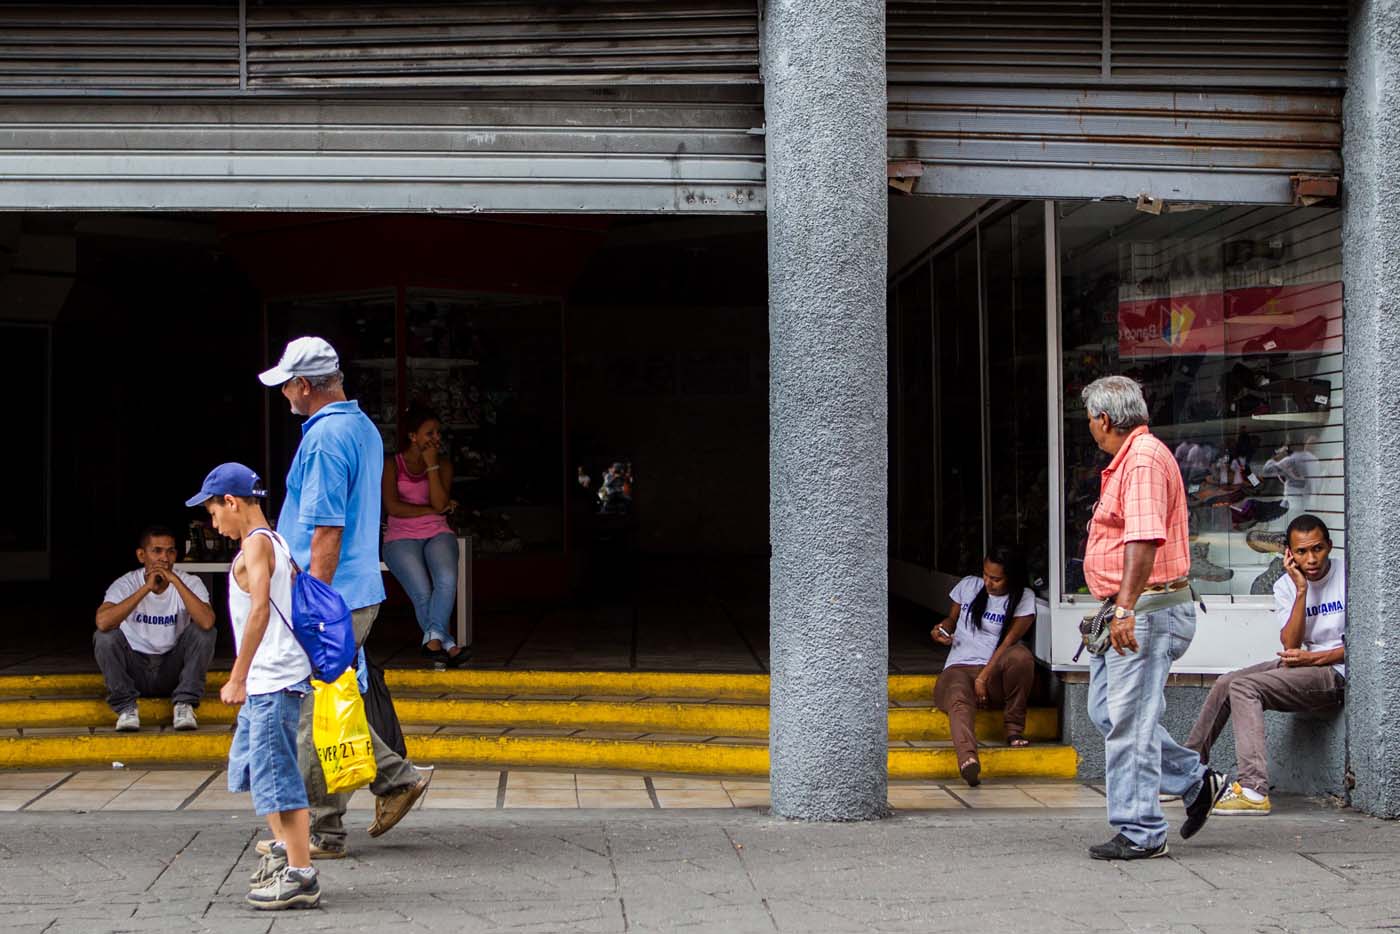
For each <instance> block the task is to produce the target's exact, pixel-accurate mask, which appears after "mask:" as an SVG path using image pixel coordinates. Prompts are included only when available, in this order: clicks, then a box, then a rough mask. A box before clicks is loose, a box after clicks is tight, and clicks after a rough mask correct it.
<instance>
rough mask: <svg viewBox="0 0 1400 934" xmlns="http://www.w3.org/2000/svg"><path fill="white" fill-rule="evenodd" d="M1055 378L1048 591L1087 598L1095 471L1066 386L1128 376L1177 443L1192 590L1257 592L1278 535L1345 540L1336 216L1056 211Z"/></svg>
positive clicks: (1233, 210) (1129, 208) (1079, 410)
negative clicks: (1311, 523) (1059, 426)
mask: <svg viewBox="0 0 1400 934" xmlns="http://www.w3.org/2000/svg"><path fill="white" fill-rule="evenodd" d="M1057 211H1058V214H1059V245H1060V255H1061V278H1062V282H1063V287H1062V288H1063V291H1062V295H1061V311H1062V333H1063V359H1062V362H1061V366H1062V377H1063V383H1064V398H1063V413H1064V439H1063V442H1064V451H1065V464H1064V470H1065V484H1064V497H1065V499H1064V535H1065V538H1064V555H1065V569H1064V580H1063V584H1064V592H1065V593H1066V594H1076V593H1087V589H1086V587H1085V584H1084V573H1083V554H1084V541H1085V537H1086V533H1085V523H1086V522H1087V521H1088V519H1089V516H1090V513H1091V511H1092V508H1093V504H1094V502H1095V500H1096V498H1097V496H1098V489H1099V472H1100V470H1101V469H1102V468H1103V467H1104V466H1105V465H1106V463H1107V460H1108V458H1107V456H1106V455H1103V454H1102V453H1101V452H1100V451H1099V450H1098V448H1097V447H1096V446H1095V445H1094V443H1093V440H1092V439H1091V438H1090V436H1089V432H1088V429H1087V426H1086V424H1085V417H1084V410H1083V405H1082V403H1081V401H1080V391H1081V390H1082V389H1083V387H1084V386H1085V385H1086V384H1087V383H1089V382H1091V381H1092V380H1094V379H1096V378H1097V377H1099V376H1103V375H1107V374H1113V373H1123V374H1126V375H1128V376H1131V377H1133V378H1135V379H1137V380H1138V381H1139V382H1141V383H1142V385H1143V388H1144V391H1145V394H1146V396H1147V403H1148V410H1149V414H1150V419H1151V427H1152V431H1153V432H1154V433H1155V434H1156V435H1157V436H1158V437H1160V438H1161V439H1162V440H1163V441H1164V442H1166V444H1167V445H1168V446H1169V447H1170V448H1171V449H1172V451H1173V452H1174V453H1175V455H1176V458H1177V462H1178V463H1179V464H1180V465H1181V470H1182V474H1183V477H1184V479H1185V483H1186V490H1187V496H1188V502H1189V504H1190V527H1191V558H1192V561H1191V572H1190V573H1191V578H1192V582H1193V583H1194V584H1195V586H1196V588H1197V589H1198V591H1199V592H1201V593H1207V594H1228V595H1231V596H1233V597H1237V598H1248V597H1249V596H1251V595H1254V596H1264V595H1267V594H1269V593H1271V592H1272V587H1273V582H1274V581H1275V580H1277V579H1278V576H1279V575H1280V574H1281V573H1282V567H1283V562H1282V557H1281V554H1280V552H1281V550H1282V547H1283V535H1282V533H1283V529H1284V528H1285V527H1286V526H1287V524H1288V522H1289V521H1291V520H1292V519H1293V518H1294V517H1295V516H1297V515H1299V514H1301V513H1303V512H1311V513H1313V514H1315V515H1318V516H1320V517H1321V518H1322V519H1323V520H1324V521H1325V522H1327V524H1328V525H1329V526H1330V527H1331V529H1332V533H1333V539H1334V541H1335V542H1336V543H1337V544H1338V545H1339V546H1340V545H1342V543H1343V534H1344V531H1345V529H1344V528H1343V519H1344V510H1343V499H1342V494H1343V489H1342V482H1343V475H1344V473H1343V461H1342V400H1341V397H1342V355H1341V354H1342V283H1341V218H1340V213H1339V212H1338V211H1335V210H1332V209H1324V208H1297V209H1284V208H1262V207H1228V208H1213V209H1208V210H1193V211H1186V212H1180V213H1164V214H1157V215H1154V214H1148V213H1143V212H1139V211H1137V210H1136V208H1135V206H1134V205H1131V204H1121V203H1115V204H1106V203H1092V204H1070V203H1062V204H1059V205H1057Z"/></svg>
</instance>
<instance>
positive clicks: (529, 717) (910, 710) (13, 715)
mask: <svg viewBox="0 0 1400 934" xmlns="http://www.w3.org/2000/svg"><path fill="white" fill-rule="evenodd" d="M394 708H395V710H396V711H397V712H398V715H399V721H400V722H401V723H403V724H405V725H410V724H411V725H430V726H434V727H474V726H475V727H505V728H526V729H564V728H567V729H569V730H616V731H631V732H635V733H641V734H645V733H668V734H685V735H700V736H736V737H757V738H767V736H768V708H767V707H766V706H763V705H753V704H738V703H733V702H722V703H717V702H679V701H677V702H668V703H662V702H656V701H649V700H618V701H602V700H539V699H531V698H528V697H527V698H512V699H504V700H502V699H475V698H474V699H447V698H425V697H413V696H405V695H400V696H398V697H396V698H395V699H394ZM138 709H139V711H140V713H141V721H142V723H143V724H144V725H145V726H147V727H153V726H164V725H168V724H169V723H170V721H171V716H172V711H171V703H170V702H169V701H167V700H157V699H142V700H141V701H139V702H138ZM237 715H238V708H237V707H230V706H228V705H226V704H224V703H222V702H220V701H219V700H218V698H216V697H213V698H208V699H206V700H205V701H204V703H202V704H201V705H200V707H199V710H198V717H199V721H200V723H201V724H202V725H205V726H220V725H228V724H232V723H233V722H234V719H235V718H236V717H237ZM115 723H116V714H114V713H113V712H112V711H111V709H110V708H109V707H108V706H107V705H106V703H104V702H103V701H100V700H95V699H94V700H84V699H60V698H53V699H38V700H35V699H27V698H26V699H11V700H0V729H13V730H19V731H21V733H22V735H30V734H31V732H32V731H34V730H39V729H48V728H54V727H87V728H91V729H104V728H111V727H112V726H113V725H114V724H115ZM1059 730H1060V724H1059V711H1057V710H1055V709H1053V708H1035V709H1032V710H1030V711H1029V712H1028V716H1027V718H1026V735H1027V736H1028V737H1029V738H1030V739H1032V740H1042V741H1044V740H1053V739H1057V738H1058V737H1059V735H1060V732H1059ZM977 735H978V736H979V737H982V738H984V739H989V740H998V741H1001V740H1005V738H1006V734H1005V728H1004V725H1003V723H1002V715H1001V712H1000V711H995V710H985V711H979V712H978V714H977ZM889 736H890V739H893V740H946V739H948V738H949V731H948V717H947V715H946V714H944V713H943V712H942V711H941V710H937V709H934V708H932V707H892V708H891V709H890V712H889Z"/></svg>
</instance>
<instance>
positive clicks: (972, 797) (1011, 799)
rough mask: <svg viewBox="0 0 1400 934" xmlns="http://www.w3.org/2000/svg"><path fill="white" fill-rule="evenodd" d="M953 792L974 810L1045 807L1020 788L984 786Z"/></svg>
mask: <svg viewBox="0 0 1400 934" xmlns="http://www.w3.org/2000/svg"><path fill="white" fill-rule="evenodd" d="M952 792H953V794H955V795H957V796H958V797H959V798H961V799H962V800H963V801H964V802H966V803H967V805H968V806H969V807H973V808H1041V807H1044V806H1045V805H1043V804H1041V803H1040V802H1039V801H1037V800H1036V799H1035V798H1032V797H1031V796H1030V795H1028V794H1026V793H1025V792H1024V791H1021V790H1020V789H1019V788H987V787H985V786H984V787H981V788H953V789H952Z"/></svg>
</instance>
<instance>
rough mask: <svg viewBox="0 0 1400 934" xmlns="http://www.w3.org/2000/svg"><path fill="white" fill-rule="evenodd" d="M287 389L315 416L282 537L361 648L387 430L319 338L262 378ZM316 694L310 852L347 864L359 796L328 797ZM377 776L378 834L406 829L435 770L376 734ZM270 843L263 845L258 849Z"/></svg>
mask: <svg viewBox="0 0 1400 934" xmlns="http://www.w3.org/2000/svg"><path fill="white" fill-rule="evenodd" d="M258 378H259V379H260V380H262V382H263V385H265V386H279V387H281V390H282V396H283V398H285V399H286V400H287V402H288V404H289V405H290V406H291V409H292V413H293V414H294V415H300V416H301V417H303V418H305V419H306V424H304V425H303V426H302V429H301V444H300V445H299V446H298V447H297V452H296V456H295V457H293V458H292V466H291V468H290V469H289V470H288V471H287V498H286V500H285V501H284V502H283V504H282V512H281V514H280V515H279V516H278V519H277V531H278V533H279V534H281V536H282V537H283V538H285V539H286V540H287V544H288V546H289V547H290V548H291V552H292V557H294V558H295V559H296V560H297V563H298V564H300V565H301V566H302V567H303V568H305V569H306V570H307V571H309V572H310V573H311V574H312V575H313V576H315V577H317V578H319V579H320V580H323V581H325V582H326V583H328V584H330V585H331V586H333V587H335V589H336V590H337V591H339V592H340V595H341V596H342V597H344V598H345V603H346V605H347V606H349V607H350V609H351V611H352V612H351V620H352V622H353V623H354V626H355V641H356V642H357V643H359V644H361V645H363V644H364V641H365V639H366V638H368V637H369V632H370V628H371V627H372V626H373V625H374V620H375V618H376V617H377V616H378V615H379V605H380V604H381V603H383V602H384V579H383V577H382V575H381V574H380V571H379V511H380V483H381V481H382V478H383V472H384V442H383V440H382V439H381V438H380V436H379V429H378V428H376V427H375V426H374V423H373V422H371V421H370V420H369V417H368V416H366V415H365V413H364V412H362V411H360V406H359V403H357V402H353V401H350V400H347V399H346V398H345V386H344V380H343V378H342V376H341V372H340V358H339V356H337V354H336V352H335V349H334V348H332V347H331V345H330V344H328V343H326V342H325V341H324V340H322V339H321V338H319V337H299V338H297V339H296V340H294V341H292V342H291V343H289V344H288V345H287V349H286V350H285V351H284V352H283V354H282V359H281V360H280V361H279V362H278V364H277V366H275V367H273V368H272V369H270V370H268V371H267V372H265V373H262V374H260V375H259V377H258ZM312 708H313V703H312V699H311V695H307V701H306V702H305V703H304V704H303V706H302V712H301V725H300V728H299V730H298V742H299V744H300V749H301V756H300V759H301V763H300V764H301V772H302V778H303V779H305V781H306V792H307V795H308V797H309V798H310V801H311V814H312V823H311V855H312V856H313V857H315V858H318V859H338V858H340V857H342V856H344V855H345V826H344V823H343V818H344V815H345V809H346V808H347V807H348V806H349V803H350V795H348V794H335V795H333V794H329V793H327V792H326V785H325V776H324V775H323V773H322V771H321V764H320V762H319V760H318V759H317V758H316V751H315V746H314V744H313V743H312V739H311V713H312ZM370 736H371V738H372V739H373V740H374V756H375V765H376V766H377V769H378V774H377V775H376V777H375V779H374V782H373V783H372V784H371V785H370V791H372V792H373V793H374V795H375V809H374V810H375V814H374V823H372V824H371V825H370V828H369V833H370V836H372V837H377V836H379V835H380V834H382V833H384V832H386V831H387V830H389V828H391V827H393V826H394V825H395V824H397V823H398V822H399V821H400V820H401V819H402V818H403V816H404V815H405V814H407V813H408V812H409V810H410V809H411V808H412V807H413V805H414V803H415V802H417V800H418V799H419V798H420V797H422V795H423V792H424V791H426V790H427V788H428V782H429V780H430V779H431V777H432V773H431V772H428V773H427V774H420V772H419V770H418V769H416V768H414V766H413V763H411V762H409V761H407V760H406V759H404V758H403V757H401V756H400V755H399V754H398V753H396V752H394V751H393V750H392V749H390V748H389V747H388V746H387V745H385V744H384V742H383V741H382V740H381V739H380V738H379V737H378V736H377V735H375V733H374V731H373V730H372V729H371V730H370ZM265 845H266V846H270V845H271V841H264V842H263V843H260V844H259V849H260V850H261V849H263V847H264V846H265Z"/></svg>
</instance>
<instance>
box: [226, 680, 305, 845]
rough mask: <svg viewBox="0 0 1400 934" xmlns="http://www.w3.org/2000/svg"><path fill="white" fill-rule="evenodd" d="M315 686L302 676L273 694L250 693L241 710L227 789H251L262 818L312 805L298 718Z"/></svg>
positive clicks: (229, 754)
mask: <svg viewBox="0 0 1400 934" xmlns="http://www.w3.org/2000/svg"><path fill="white" fill-rule="evenodd" d="M310 690H311V682H309V681H302V682H301V683H300V684H294V685H292V686H291V687H289V688H286V689H285V690H281V691H275V692H273V693H271V694H249V695H248V699H247V700H246V701H244V702H243V707H242V708H241V709H240V710H239V711H238V726H237V728H236V729H235V730H234V733H233V745H232V746H231V747H230V748H229V751H228V790H229V791H231V792H235V793H238V792H243V791H251V792H252V793H253V810H255V811H257V813H258V816H259V817H261V816H263V815H266V814H275V813H280V812H282V811H295V810H298V809H300V808H305V807H308V806H309V805H308V804H307V800H306V783H305V782H303V781H302V779H301V769H300V768H299V767H298V766H297V722H298V721H299V720H300V719H301V701H302V697H303V695H305V694H306V693H307V692H308V691H310Z"/></svg>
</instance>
